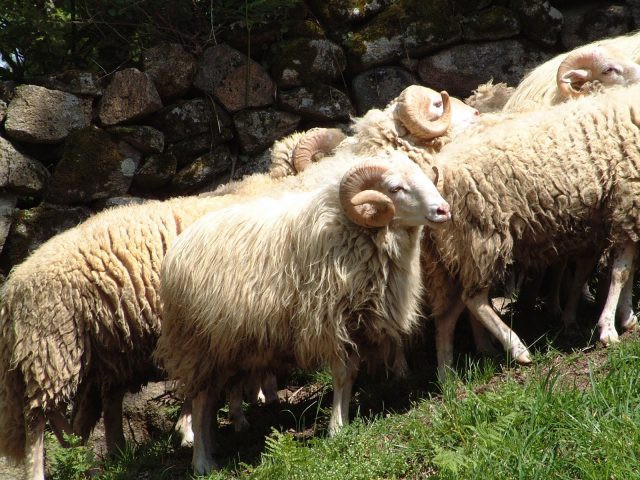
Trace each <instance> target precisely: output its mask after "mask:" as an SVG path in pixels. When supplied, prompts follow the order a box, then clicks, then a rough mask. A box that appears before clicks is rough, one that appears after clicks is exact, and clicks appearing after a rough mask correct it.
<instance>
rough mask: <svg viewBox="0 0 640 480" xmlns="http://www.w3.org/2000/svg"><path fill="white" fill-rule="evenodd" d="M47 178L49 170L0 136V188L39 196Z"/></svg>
mask: <svg viewBox="0 0 640 480" xmlns="http://www.w3.org/2000/svg"><path fill="white" fill-rule="evenodd" d="M48 178H49V172H48V171H47V169H46V168H45V167H44V166H43V165H42V164H41V163H40V162H38V161H37V160H34V159H33V158H31V157H29V156H28V155H24V154H22V153H20V152H19V151H18V150H16V149H15V147H14V146H13V145H12V144H11V142H9V141H8V140H6V139H5V138H2V137H0V189H2V190H3V191H5V192H9V193H15V194H20V195H31V196H39V195H40V194H41V193H42V192H43V190H44V188H45V186H46V183H47V179H48Z"/></svg>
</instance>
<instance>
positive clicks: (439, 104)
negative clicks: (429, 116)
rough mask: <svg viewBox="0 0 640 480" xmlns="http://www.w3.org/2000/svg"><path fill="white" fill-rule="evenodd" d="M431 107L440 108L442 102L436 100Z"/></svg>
mask: <svg viewBox="0 0 640 480" xmlns="http://www.w3.org/2000/svg"><path fill="white" fill-rule="evenodd" d="M433 106H434V107H436V108H440V107H441V106H442V100H438V101H437V102H434V104H433Z"/></svg>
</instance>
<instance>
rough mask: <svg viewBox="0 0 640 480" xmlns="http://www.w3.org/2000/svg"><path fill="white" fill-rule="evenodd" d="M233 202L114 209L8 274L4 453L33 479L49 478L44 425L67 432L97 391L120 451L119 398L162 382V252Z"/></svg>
mask: <svg viewBox="0 0 640 480" xmlns="http://www.w3.org/2000/svg"><path fill="white" fill-rule="evenodd" d="M235 200H236V199H235V198H234V197H233V196H227V197H212V198H206V197H204V198H202V197H197V198H196V197H184V198H176V199H173V200H168V201H165V202H158V201H150V202H147V203H145V204H143V205H131V206H124V207H119V208H115V209H111V210H107V211H104V212H102V213H99V214H97V215H95V216H94V217H92V218H90V219H89V220H87V221H86V222H84V223H82V224H80V225H79V226H77V227H75V228H72V229H70V230H68V231H66V232H64V233H61V234H59V235H57V236H55V237H53V238H51V239H50V240H49V241H47V242H46V243H45V244H43V245H42V246H41V247H40V248H38V249H37V250H36V251H35V252H34V253H33V254H31V255H30V256H29V257H28V258H27V259H26V260H25V261H24V262H23V263H22V264H20V265H18V266H16V267H15V268H14V269H13V270H12V271H11V273H10V275H9V276H8V278H7V281H6V283H5V284H4V285H3V287H2V291H1V299H0V302H1V307H0V431H2V435H0V455H5V456H8V457H10V458H13V459H15V460H17V461H22V460H24V458H25V455H27V456H28V457H29V460H30V461H29V463H30V467H29V468H30V472H31V473H30V476H29V478H30V479H33V480H41V479H42V478H44V473H43V458H42V456H43V450H42V439H43V433H44V424H45V419H46V418H47V417H49V419H50V420H51V421H52V423H54V424H55V425H56V426H58V428H62V429H65V428H64V425H63V424H64V421H63V420H64V416H63V412H64V410H65V408H66V406H67V405H68V404H69V403H70V402H72V401H74V400H75V399H76V396H77V395H80V396H82V395H84V394H86V393H87V392H88V391H89V390H90V389H91V388H97V389H98V392H100V394H99V397H98V399H99V400H100V398H101V400H102V406H103V408H104V418H105V429H106V440H107V446H108V448H109V450H111V451H113V450H114V449H115V448H116V447H119V446H122V442H123V441H124V436H123V433H122V418H121V406H122V395H123V393H124V391H126V390H134V389H136V388H139V387H140V386H141V385H143V384H144V383H146V382H147V381H149V380H150V379H151V378H153V377H154V376H155V375H157V371H156V368H155V364H154V363H153V362H152V360H151V352H152V350H153V349H154V347H155V343H156V339H157V336H158V335H159V333H160V303H159V295H158V286H159V285H158V282H159V273H160V265H161V262H162V259H163V257H164V253H165V251H166V249H167V248H168V246H169V244H170V243H171V242H172V241H173V239H174V238H175V237H176V236H177V235H178V234H179V233H180V232H181V231H182V230H183V229H184V228H185V227H187V226H188V225H190V224H191V223H193V221H194V220H195V219H197V218H198V217H200V216H202V215H203V214H205V213H206V212H209V211H211V210H214V209H217V208H221V207H223V206H228V205H229V204H231V203H233V202H234V201H235ZM81 413H83V414H85V415H89V417H90V414H89V413H87V412H81ZM98 416H99V409H98ZM80 417H82V415H80ZM96 420H97V418H94V419H93V421H96ZM77 421H78V422H79V423H80V424H82V423H83V422H84V418H78V419H77ZM92 425H93V424H91V425H90V426H89V428H90V427H91V426H92ZM75 427H76V426H75V425H74V430H76V431H82V432H83V433H85V434H86V433H88V432H87V427H86V426H82V425H80V426H78V427H77V428H75Z"/></svg>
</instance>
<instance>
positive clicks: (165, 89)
mask: <svg viewBox="0 0 640 480" xmlns="http://www.w3.org/2000/svg"><path fill="white" fill-rule="evenodd" d="M142 65H143V70H144V72H145V73H146V74H147V75H148V76H149V78H150V79H151V80H152V81H153V83H154V85H155V86H156V89H157V90H158V93H159V94H160V97H161V98H162V99H163V100H165V101H166V100H168V99H173V98H176V97H179V96H180V95H183V94H184V93H186V92H187V90H189V88H191V83H192V82H193V77H194V76H195V74H196V69H197V68H198V61H197V59H196V57H195V56H194V55H192V54H191V53H189V52H187V51H186V50H185V49H184V48H183V47H182V45H180V44H178V43H164V44H161V45H157V46H155V47H152V48H150V49H148V50H145V52H144V54H143V57H142Z"/></svg>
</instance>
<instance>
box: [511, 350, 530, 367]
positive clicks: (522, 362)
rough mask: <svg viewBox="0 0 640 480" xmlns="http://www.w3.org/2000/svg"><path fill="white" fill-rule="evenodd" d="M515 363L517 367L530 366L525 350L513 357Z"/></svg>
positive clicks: (527, 353) (528, 356)
mask: <svg viewBox="0 0 640 480" xmlns="http://www.w3.org/2000/svg"><path fill="white" fill-rule="evenodd" d="M515 360H516V363H518V364H519V365H531V363H532V360H531V355H529V352H527V351H526V350H525V351H524V352H522V353H521V354H520V355H517V356H516V357H515Z"/></svg>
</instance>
